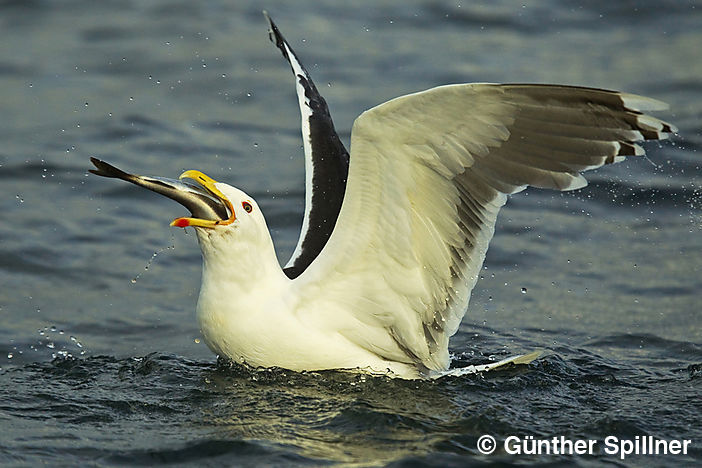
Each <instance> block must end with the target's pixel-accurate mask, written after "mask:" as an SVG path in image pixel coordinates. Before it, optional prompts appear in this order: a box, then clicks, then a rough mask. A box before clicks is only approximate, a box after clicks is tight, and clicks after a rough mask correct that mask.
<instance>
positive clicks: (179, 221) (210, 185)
mask: <svg viewBox="0 0 702 468" xmlns="http://www.w3.org/2000/svg"><path fill="white" fill-rule="evenodd" d="M178 179H179V180H183V179H191V180H194V181H195V182H197V183H198V184H200V186H202V188H204V189H205V190H207V191H208V192H209V193H210V194H212V196H214V197H216V198H217V199H218V200H219V201H221V202H222V203H223V204H224V206H226V207H227V210H228V211H229V217H228V218H226V219H202V218H176V219H174V220H173V222H172V223H171V226H177V227H182V228H184V227H188V226H196V227H206V228H213V227H215V226H226V225H227V224H232V223H233V222H234V221H235V220H236V213H235V212H234V207H233V206H232V202H230V201H229V199H228V198H227V197H225V196H224V194H223V193H222V192H220V191H219V189H218V188H217V187H216V186H215V184H216V183H217V181H216V180H214V179H213V178H212V177H210V176H208V175H205V174H203V173H202V172H200V171H196V170H192V169H191V170H189V171H185V172H183V173H182V174H181V175H180V176H179V177H178Z"/></svg>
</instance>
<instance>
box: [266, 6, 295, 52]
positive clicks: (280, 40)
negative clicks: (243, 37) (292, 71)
mask: <svg viewBox="0 0 702 468" xmlns="http://www.w3.org/2000/svg"><path fill="white" fill-rule="evenodd" d="M263 16H264V17H265V18H266V21H268V39H269V40H270V41H271V42H272V43H273V44H275V46H276V47H277V48H278V49H280V51H281V52H282V54H283V57H285V60H287V61H288V62H290V57H288V52H287V51H286V50H285V44H286V40H285V38H284V37H283V35H282V34H281V33H280V30H279V29H278V26H276V24H275V23H274V22H273V20H272V19H271V17H270V16H269V15H268V12H267V11H266V10H263Z"/></svg>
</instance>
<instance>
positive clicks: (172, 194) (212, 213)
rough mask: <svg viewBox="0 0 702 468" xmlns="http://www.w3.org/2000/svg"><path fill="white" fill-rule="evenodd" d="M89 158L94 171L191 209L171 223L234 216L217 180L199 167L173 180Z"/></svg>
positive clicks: (205, 222)
mask: <svg viewBox="0 0 702 468" xmlns="http://www.w3.org/2000/svg"><path fill="white" fill-rule="evenodd" d="M90 161H91V162H92V163H93V164H94V165H95V167H96V168H97V169H91V170H90V172H92V173H93V174H97V175H99V176H103V177H113V178H117V179H122V180H126V181H127V182H131V183H132V184H135V185H138V186H140V187H144V188H146V189H149V190H151V191H153V192H156V193H159V194H161V195H164V196H166V197H168V198H170V199H172V200H175V201H177V202H178V203H180V204H181V205H183V206H185V207H186V208H187V209H188V210H190V214H191V215H192V217H189V218H176V219H175V220H173V222H172V223H171V226H178V227H187V226H196V227H205V228H213V227H215V226H222V225H227V224H231V223H233V222H234V220H235V219H236V215H235V214H234V209H233V207H232V204H231V202H230V201H229V200H228V199H227V197H225V196H224V194H223V193H222V192H221V191H219V190H218V189H217V187H216V186H215V184H216V183H217V182H216V181H215V180H213V179H212V178H210V177H208V176H206V175H205V174H203V173H202V172H200V171H185V172H184V173H183V174H181V175H180V178H179V179H178V180H175V179H166V178H163V177H149V176H141V175H136V174H130V173H128V172H124V171H122V170H121V169H118V168H116V167H115V166H113V165H111V164H108V163H106V162H105V161H101V160H99V159H97V158H90ZM183 179H190V180H192V181H194V182H196V183H197V184H193V183H189V182H187V181H183Z"/></svg>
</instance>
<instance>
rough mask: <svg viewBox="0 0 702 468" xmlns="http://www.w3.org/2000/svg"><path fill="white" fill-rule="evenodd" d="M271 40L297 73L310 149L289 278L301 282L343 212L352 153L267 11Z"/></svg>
mask: <svg viewBox="0 0 702 468" xmlns="http://www.w3.org/2000/svg"><path fill="white" fill-rule="evenodd" d="M264 15H265V17H266V19H267V20H268V24H269V36H270V39H271V41H272V42H273V43H274V44H275V45H276V47H278V49H280V51H281V53H282V54H283V57H285V59H286V60H287V61H288V63H289V64H290V67H291V68H292V71H293V74H294V75H295V90H296V92H297V99H298V104H299V105H300V114H301V117H302V143H303V148H304V151H305V215H304V218H303V220H302V230H301V232H300V237H299V239H298V241H297V246H296V247H295V251H294V252H293V254H292V257H290V260H289V261H288V263H287V265H285V269H284V271H285V274H286V275H287V276H288V277H289V278H296V277H297V276H299V275H300V273H302V272H303V271H304V270H305V268H307V266H308V265H309V264H310V263H312V261H313V260H314V259H315V258H317V255H319V252H321V250H322V248H323V247H324V245H325V244H326V243H327V240H328V239H329V236H330V235H331V233H332V231H333V230H334V224H335V223H336V219H337V217H338V216H339V211H340V210H341V203H342V201H343V199H344V190H345V189H346V177H347V174H348V170H349V154H348V152H347V151H346V148H344V144H343V143H342V142H341V140H340V139H339V136H338V135H337V134H336V130H335V129H334V122H332V118H331V115H330V114H329V109H328V107H327V103H326V101H325V100H324V98H323V97H322V96H321V95H320V94H319V92H318V91H317V87H316V86H315V85H314V82H312V78H310V75H309V73H307V70H305V67H304V66H303V65H302V63H301V62H300V60H299V59H298V58H297V55H295V52H294V51H293V50H292V48H291V47H290V45H289V44H288V42H287V41H286V40H285V38H284V37H283V35H282V34H281V33H280V31H279V30H278V27H277V26H276V25H275V23H274V22H273V21H272V20H271V19H270V17H269V16H268V14H267V13H266V12H264Z"/></svg>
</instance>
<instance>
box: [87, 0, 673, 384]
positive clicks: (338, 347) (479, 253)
mask: <svg viewBox="0 0 702 468" xmlns="http://www.w3.org/2000/svg"><path fill="white" fill-rule="evenodd" d="M264 14H265V12H264ZM265 16H266V19H267V21H268V24H269V36H270V39H271V40H272V42H274V44H275V45H276V46H277V47H278V49H279V50H280V51H281V52H282V54H283V56H284V58H285V59H286V60H287V62H288V63H289V65H290V67H291V69H292V72H293V75H294V76H295V85H296V91H297V97H298V104H299V107H300V111H301V117H302V119H301V120H302V135H303V149H304V154H305V169H306V177H305V213H304V218H303V226H302V230H301V233H300V238H299V241H298V243H297V246H296V248H295V251H294V252H293V255H292V257H291V259H290V261H288V262H287V264H286V265H285V267H284V268H281V266H280V264H279V262H278V259H277V257H276V254H275V251H274V247H273V241H272V239H271V236H270V233H269V230H268V227H267V225H266V220H265V218H264V216H263V212H262V211H261V209H260V207H259V206H258V204H257V203H256V201H255V200H254V199H253V198H252V197H251V196H249V195H248V194H247V193H245V192H244V191H242V190H240V189H238V188H236V187H233V186H231V185H228V184H226V183H223V182H217V181H216V180H214V179H212V178H211V177H209V176H207V175H205V174H203V173H202V172H200V171H197V170H188V171H185V172H184V173H183V174H181V175H180V177H179V178H178V179H167V178H163V177H149V176H140V175H134V174H130V173H128V172H125V171H122V170H120V169H118V168H116V167H115V166H113V165H111V164H109V163H107V162H105V161H101V160H99V159H97V158H91V161H92V163H93V164H94V165H95V167H96V169H92V170H91V172H93V173H94V174H97V175H100V176H105V177H114V178H119V179H123V180H126V181H128V182H131V183H134V184H136V185H140V186H142V187H145V188H147V189H149V190H152V191H155V192H157V193H159V194H162V195H165V196H167V197H169V198H171V199H173V200H175V201H177V202H179V203H180V204H182V205H183V206H184V207H186V208H187V209H188V210H189V211H190V214H191V216H189V217H179V218H177V219H175V220H174V221H173V222H172V223H171V225H172V226H176V227H182V228H186V227H192V228H194V230H195V232H196V234H197V239H198V243H199V245H200V249H201V251H202V258H203V268H202V283H201V288H200V295H199V298H198V302H197V319H198V322H199V326H200V330H201V333H202V336H203V337H204V340H205V342H206V343H207V345H208V346H209V348H210V349H211V350H212V351H213V352H214V353H215V354H216V355H218V356H220V357H222V358H225V359H228V360H231V361H233V362H238V363H242V364H245V365H248V366H253V367H279V368H285V369H289V370H293V371H317V370H327V369H335V370H352V371H358V372H366V373H370V374H383V375H389V376H391V377H397V378H404V379H418V378H435V377H437V376H441V375H447V374H449V373H450V372H452V371H451V370H449V366H450V360H451V359H450V354H449V348H448V345H449V338H450V337H451V336H452V335H454V334H455V333H456V331H457V329H458V326H459V324H460V323H461V320H462V319H463V316H464V315H465V313H466V310H467V307H468V302H469V299H470V294H471V290H472V289H473V287H474V286H475V284H476V282H477V280H478V277H479V274H480V270H481V268H482V264H483V261H484V259H485V254H486V252H487V249H488V244H489V242H490V240H491V239H492V237H493V234H494V230H495V222H496V220H497V215H498V213H499V211H500V208H501V207H502V206H503V205H504V204H505V203H506V201H507V198H508V196H509V195H512V194H515V193H517V192H520V191H522V190H524V189H525V188H527V187H529V186H533V187H539V188H547V189H554V190H561V191H563V190H575V189H579V188H581V187H584V186H585V185H586V184H587V181H586V180H585V178H584V177H583V176H582V174H581V173H582V172H585V171H588V170H591V169H596V168H599V167H601V166H603V165H606V164H612V163H617V162H620V161H622V160H623V159H625V158H626V157H628V156H641V155H644V150H643V148H642V147H641V146H640V145H639V144H637V143H638V142H641V141H644V140H660V139H665V138H668V137H669V136H670V134H673V133H676V132H677V129H676V128H675V127H674V126H673V125H671V124H669V123H666V122H664V121H662V120H659V119H657V118H655V117H652V116H651V115H649V114H646V113H645V112H646V111H658V110H663V109H666V108H667V105H666V104H664V103H663V102H661V101H658V100H655V99H651V98H647V97H643V96H639V95H635V94H628V93H621V92H617V91H609V90H603V89H594V88H586V87H576V86H561V85H548V84H493V83H467V84H451V85H444V86H439V87H435V88H432V89H428V90H426V91H420V92H417V93H414V94H409V95H405V96H401V97H398V98H395V99H392V100H390V101H388V102H385V103H383V104H380V105H378V106H376V107H373V108H372V109H370V110H367V111H365V112H363V113H362V114H361V115H360V116H359V117H358V118H357V119H356V120H355V122H354V124H353V129H352V133H351V146H350V148H351V152H350V153H349V152H348V151H347V150H346V149H345V148H344V145H343V144H342V143H341V141H340V140H339V137H338V135H337V134H336V131H335V129H334V125H333V122H332V119H331V116H330V114H329V110H328V107H327V104H326V102H325V101H324V99H323V98H322V97H321V95H320V94H319V92H318V91H317V89H316V87H315V85H314V83H313V81H312V79H311V78H310V76H309V74H308V72H307V71H306V70H305V68H304V67H303V65H302V63H301V62H300V60H299V59H298V57H297V55H296V54H295V53H294V51H293V49H292V48H291V47H290V45H289V44H288V42H287V41H286V40H285V39H284V37H283V36H282V34H281V33H280V31H279V29H278V28H277V26H276V25H275V24H274V23H273V21H272V20H271V19H270V18H269V17H268V15H267V14H265ZM532 357H533V356H532ZM520 359H521V360H520ZM529 359H530V358H524V357H523V356H522V357H517V359H515V360H513V361H512V362H516V363H520V362H528V360H529ZM506 361H508V360H506ZM506 361H505V362H506ZM497 364H500V363H497ZM490 368H492V367H491V366H483V367H481V368H480V369H479V370H487V369H490Z"/></svg>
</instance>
